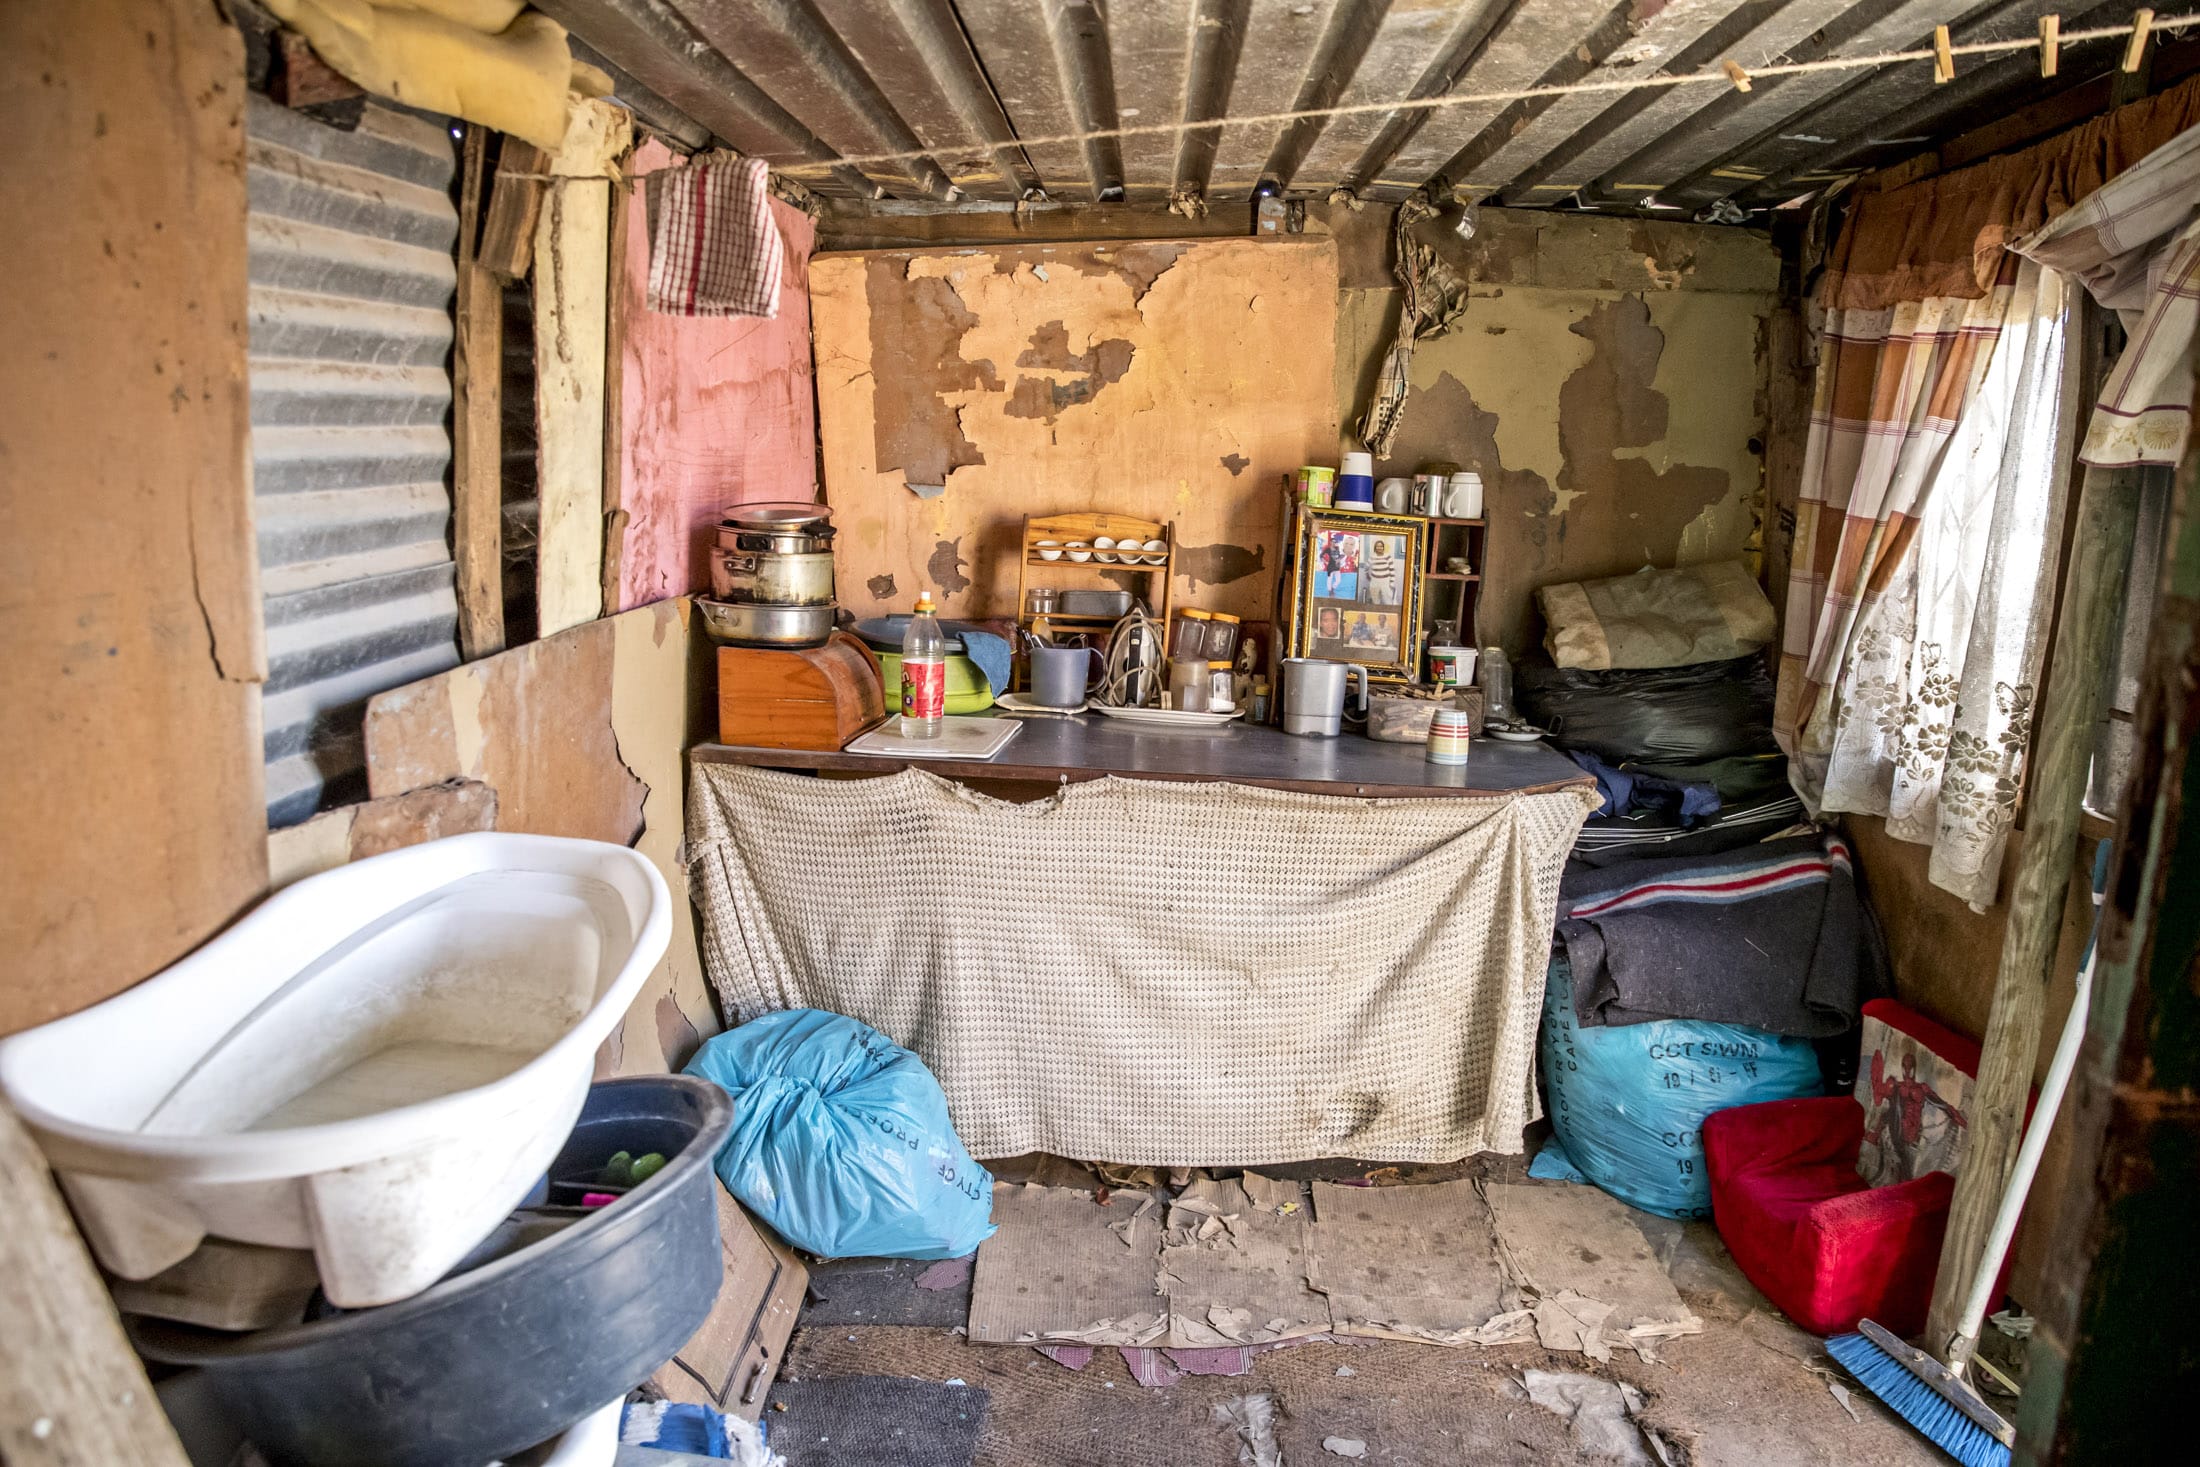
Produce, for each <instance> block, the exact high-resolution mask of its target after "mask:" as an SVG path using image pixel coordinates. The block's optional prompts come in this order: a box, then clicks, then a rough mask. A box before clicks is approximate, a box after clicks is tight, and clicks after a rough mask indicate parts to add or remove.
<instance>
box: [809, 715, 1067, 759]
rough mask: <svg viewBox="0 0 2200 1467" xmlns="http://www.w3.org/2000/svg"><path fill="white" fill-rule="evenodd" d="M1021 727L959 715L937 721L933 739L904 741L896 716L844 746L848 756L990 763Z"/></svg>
mask: <svg viewBox="0 0 2200 1467" xmlns="http://www.w3.org/2000/svg"><path fill="white" fill-rule="evenodd" d="M1022 727H1023V725H1022V724H1021V723H1019V722H1017V721H1016V720H1015V719H1013V718H981V717H978V716H977V715H975V714H961V715H957V716H955V717H952V718H946V719H942V720H941V726H940V736H939V737H938V738H936V739H905V738H903V737H902V736H901V718H900V716H899V715H896V716H894V717H892V718H889V719H887V720H886V722H885V723H883V724H881V725H879V726H878V727H877V728H874V729H872V730H871V731H870V732H869V733H867V734H858V735H857V736H856V737H855V738H854V739H853V740H852V741H850V742H849V744H848V746H847V752H848V753H851V754H884V755H886V756H888V757H889V758H894V759H990V758H992V757H993V756H994V755H995V754H998V753H1000V752H1001V747H1002V745H1004V744H1006V743H1007V742H1008V741H1009V740H1010V739H1012V738H1014V737H1016V734H1017V731H1018V730H1019V729H1021V728H1022Z"/></svg>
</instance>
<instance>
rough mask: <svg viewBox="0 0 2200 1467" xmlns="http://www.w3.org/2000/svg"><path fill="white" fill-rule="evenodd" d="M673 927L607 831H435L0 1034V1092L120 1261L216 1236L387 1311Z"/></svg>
mask: <svg viewBox="0 0 2200 1467" xmlns="http://www.w3.org/2000/svg"><path fill="white" fill-rule="evenodd" d="M671 931H672V904H671V900H670V898H669V897H668V896H667V894H666V891H665V883H664V879H663V878H662V877H661V876H659V875H658V874H657V869H656V868H655V867H654V866H652V865H650V863H649V862H648V861H647V860H645V859H644V858H643V857H642V856H641V855H639V854H638V853H636V852H634V851H631V850H628V849H626V848H625V847H623V846H615V845H610V844H607V843H605V842H602V841H588V840H564V839H559V838H555V837H551V836H538V835H495V834H484V835H460V836H453V837H450V838H449V839H447V840H438V841H430V842H428V843H426V844H424V845H417V846H412V847H409V848H407V849H405V850H400V851H392V852H390V853H389V854H387V855H383V856H375V857H373V858H371V859H369V860H365V861H355V862H353V863H352V864H350V865H348V866H339V867H337V868H336V869H335V870H333V871H328V872H324V873H323V874H321V875H319V876H313V877H309V878H307V879H306V880H304V881H301V882H298V883H297V884H296V885H294V886H290V887H287V888H285V889H284V890H282V891H279V892H277V893H276V894H275V895H274V896H271V897H269V898H268V899H267V900H266V901H265V902H262V903H261V904H260V905H259V906H258V907H256V908H255V909H253V911H252V912H251V913H249V914H248V915H247V916H245V917H244V919H243V920H242V921H240V922H238V923H237V924H236V925H235V926H234V927H231V928H230V929H229V930H228V931H227V932H224V933H222V934H221V935H220V936H219V937H216V938H215V939H214V940H213V941H211V942H209V943H207V944H206V945H205V946H204V947H202V948H200V949H199V950H198V951H196V952H194V953H192V954H191V955H190V956H189V957H186V958H185V959H184V960H183V961H181V962H179V963H177V964H176V965H175V966H173V967H171V968H168V969H167V970H165V971H163V972H161V973H158V974H155V975H154V976H153V977H151V978H148V979H147V980H145V982H143V983H141V984H139V985H138V986H137V987H135V988H133V989H130V990H129V991H128V992H126V993H123V994H120V995H118V996H117V997H114V998H111V999H108V1000H107V1001H106V1002H105V1003H101V1004H96V1005H94V1006H93V1007H91V1008H88V1009H85V1010H83V1011H82V1012H80V1013H76V1014H72V1015H70V1016H69V1017H68V1018H65V1019H57V1020H55V1021H54V1022H53V1023H50V1024H46V1025H42V1026H41V1027H39V1028H36V1029H32V1030H30V1031H29V1032H27V1033H23V1034H18V1035H16V1036H14V1037H13V1038H11V1039H8V1040H6V1041H4V1042H0V1091H4V1092H5V1093H6V1095H7V1097H8V1099H9V1100H10V1101H12V1102H13V1103H14V1104H15V1107H16V1109H17V1110H19V1111H20V1112H21V1113H22V1116H23V1119H24V1122H25V1123H26V1124H27V1125H28V1126H29V1127H30V1130H31V1134H32V1135H33V1136H35V1137H36V1138H37V1141H38V1144H39V1146H40V1148H41V1149H42V1150H43V1151H44V1152H45V1153H46V1158H47V1160H48V1161H49V1162H51V1163H52V1165H53V1168H54V1171H55V1173H56V1174H57V1175H58V1177H59V1179H60V1182H61V1186H62V1188H63V1190H64V1191H66V1192H67V1193H68V1196H69V1200H70V1203H71V1204H72V1206H73V1207H74V1208H75V1211H76V1215H77V1219H78V1222H79V1224H80V1225H81V1226H82V1228H83V1230H84V1234H85V1237H86V1238H87V1240H88V1241H89V1242H90V1243H91V1245H92V1250H93V1252H94V1253H96V1254H97V1255H98V1256H99V1260H100V1262H101V1263H103V1264H104V1265H106V1267H107V1268H108V1269H109V1270H111V1271H112V1272H114V1273H117V1274H120V1275H122V1276H123V1277H124V1278H129V1279H143V1278H150V1277H152V1276H153V1275H154V1274H157V1273H159V1272H161V1271H162V1270H164V1269H166V1268H168V1267H169V1266H171V1265H172V1264H175V1263H178V1262H180V1261H182V1260H183V1259H184V1258H185V1257H187V1256H189V1255H190V1253H191V1252H192V1251H193V1250H194V1249H196V1248H197V1247H198V1245H199V1243H200V1241H201V1240H202V1239H204V1238H206V1237H208V1236H213V1237H219V1238H229V1239H233V1240H235V1241H237V1242H242V1243H258V1244H266V1245H269V1246H273V1247H279V1248H310V1249H312V1250H313V1253H314V1258H315V1263H316V1266H317V1267H318V1269H319V1272H320V1277H321V1286H322V1288H323V1290H324V1291H325V1292H326V1293H327V1294H328V1296H329V1298H330V1299H332V1300H333V1301H335V1302H336V1303H338V1304H340V1305H344V1306H347V1307H357V1306H362V1305H371V1304H387V1303H390V1302H391V1301H393V1300H398V1299H403V1298H405V1297H407V1296H408V1295H411V1294H415V1293H418V1292H419V1291H420V1290H422V1289H424V1288H426V1287H427V1286H428V1285H429V1284H431V1283H433V1282H434V1281H435V1280H436V1279H438V1278H439V1277H441V1276H442V1275H443V1274H444V1273H445V1272H446V1271H448V1270H449V1269H450V1267H451V1266H452V1265H453V1264H455V1263H456V1262H458V1260H459V1259H460V1258H462V1257H464V1256H465V1254H466V1252H467V1250H469V1249H471V1248H472V1247H473V1246H474V1245H475V1244H476V1243H477V1242H479V1241H480V1240H481V1239H482V1237H483V1236H485V1235H486V1234H487V1233H488V1232H489V1230H490V1229H491V1228H493V1227H495V1226H496V1224H497V1221H498V1219H500V1218H502V1217H503V1216H504V1215H505V1214H506V1213H508V1212H510V1211H511V1210H512V1208H513V1207H514V1206H515V1205H517V1204H518V1202H519V1201H520V1199H521V1198H523V1197H524V1196H526V1194H527V1191H528V1188H529V1187H531V1186H532V1185H533V1184H534V1182H535V1180H536V1179H537V1178H538V1177H540V1176H541V1175H542V1171H543V1168H544V1166H545V1164H546V1163H548V1161H549V1160H550V1158H551V1156H552V1154H553V1153H555V1152H556V1150H557V1148H558V1145H559V1143H560V1142H562V1141H563V1140H564V1139H565V1135H566V1133H567V1131H569V1130H570V1129H571V1128H572V1125H573V1118H574V1117H575V1116H576V1115H578V1114H579V1113H580V1108H581V1100H582V1098H583V1097H584V1096H585V1095H586V1094H587V1093H588V1084H589V1080H590V1078H591V1076H592V1073H593V1070H594V1064H595V1053H596V1047H597V1045H599V1044H600V1043H602V1041H603V1038H604V1036H605V1035H606V1034H608V1033H609V1032H610V1031H611V1029H612V1026H613V1025H615V1024H617V1023H618V1021H619V1019H620V1017H621V1016H622V1015H624V1014H625V1012H626V1010H627V1006H628V1005H629V1004H630V1003H632V1002H633V998H634V993H635V990H637V989H638V988H640V986H641V983H642V980H643V979H644V978H645V977H647V976H648V974H649V971H650V969H651V968H653V967H654V966H656V963H657V959H658V958H659V957H661V956H662V955H663V953H664V950H665V946H666V943H667V942H668V940H669V939H670V936H671ZM599 1399H600V1398H599Z"/></svg>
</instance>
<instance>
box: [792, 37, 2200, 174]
mask: <svg viewBox="0 0 2200 1467" xmlns="http://www.w3.org/2000/svg"><path fill="white" fill-rule="evenodd" d="M2142 13H2144V12H2142ZM2196 25H2200V14H2196V15H2176V16H2169V17H2166V18H2153V17H2149V20H2148V22H2147V23H2145V24H2141V23H2139V22H2138V21H2137V20H2136V19H2134V21H2132V22H2131V23H2127V24H2124V25H2109V26H2096V27H2094V28H2092V29H2090V30H2081V31H2062V32H2060V33H2059V35H2058V36H2057V37H2056V38H2055V40H2054V42H2053V44H2055V45H2057V46H2058V47H2069V46H2077V45H2083V44H2084V43H2086V42H2088V41H2107V40H2116V39H2119V38H2129V37H2131V36H2132V35H2134V34H2135V33H2143V34H2147V35H2158V34H2160V33H2162V32H2165V31H2181V30H2185V29H2187V28H2189V27H2192V26H2196ZM2043 44H2046V43H2044V42H2043V40H2042V38H2041V37H2039V36H2024V37H2019V38H2017V39H2013V40H2007V41H1969V42H1965V43H1964V44H1962V45H1950V46H1949V47H1948V48H1947V51H1946V54H1947V55H1948V56H1950V57H1964V56H2005V55H2009V54H2012V53H2015V52H2019V51H2032V50H2038V49H2040V48H2041V47H2042V46H2043ZM1940 54H1941V53H1940V52H1939V51H1938V50H1937V49H1936V48H1935V47H1934V46H1933V45H1931V44H1927V45H1925V46H1921V47H1918V48H1916V49H1914V50H1909V51H1882V52H1879V53H1877V54H1875V55H1870V56H1829V57H1826V58H1824V59H1822V60H1818V61H1779V62H1768V63H1766V64H1764V65H1762V66H1754V67H1740V65H1739V63H1733V64H1734V65H1735V66H1736V67H1737V68H1738V69H1740V70H1741V71H1742V73H1743V74H1742V75H1741V76H1739V77H1738V76H1736V75H1735V74H1734V73H1733V71H1730V70H1728V66H1729V62H1727V61H1721V62H1720V63H1718V64H1717V65H1716V66H1714V67H1712V68H1711V69H1709V70H1706V71H1691V72H1676V73H1669V74H1664V75H1653V76H1640V77H1627V78H1623V79H1615V80H1611V81H1578V82H1568V83H1565V84H1563V85H1558V86H1533V87H1506V88H1501V89H1498V90H1494V91H1484V92H1450V93H1445V94H1444V95H1441V96H1434V97H1403V98H1399V99H1397V100H1395V101H1389V102H1353V103H1345V104H1340V105H1338V106H1334V107H1302V108H1296V109H1293V110H1292V111H1289V112H1257V113H1248V114H1245V115H1243V116H1236V117H1210V118H1204V119H1200V120H1198V121H1182V120H1180V121H1176V122H1145V123H1135V124H1132V125H1131V126H1128V127H1103V128H1094V129H1091V130H1088V131H1084V132H1060V133H1048V134H1046V135H1044V136H1040V137H1007V138H998V139H995V140H993V141H992V142H989V143H984V144H979V145H978V146H982V147H1017V148H1041V147H1054V146H1058V145H1063V144H1069V143H1085V142H1096V141H1099V140H1101V139H1104V138H1138V137H1161V136H1170V135H1174V136H1179V137H1180V136H1182V135H1183V134H1185V133H1187V132H1206V131H1211V130H1215V129H1220V128H1226V127H1256V126H1265V125H1269V124H1274V123H1283V122H1301V121H1306V120H1310V119H1313V118H1330V117H1360V116H1366V115H1369V114H1372V113H1391V112H1433V111H1437V110H1440V109H1442V108H1446V107H1469V106H1473V105H1475V104H1477V103H1483V102H1520V101H1528V100H1531V99H1535V98H1542V97H1554V98H1555V97H1571V96H1580V95H1583V94H1588V93H1600V92H1601V93H1610V92H1633V91H1640V90H1643V89H1645V88H1665V87H1687V86H1711V85H1718V86H1722V87H1732V88H1737V89H1739V90H1742V91H1748V90H1749V84H1750V83H1754V82H1757V81H1762V80H1764V79H1766V78H1768V77H1780V76H1804V75H1808V74H1810V73H1813V72H1827V71H1862V70H1867V69H1870V68H1872V67H1886V66H1898V65H1902V64H1905V63H1910V62H1919V61H1922V62H1926V63H1928V64H1931V63H1934V62H1935V61H1936V58H1938V57H1939V56H1940ZM2126 60H2127V62H2132V58H2126ZM2132 64H2135V62H2133V63H2132ZM2126 69H2127V70H2129V69H2132V65H2128V64H2127V66H2126ZM953 151H957V150H956V149H949V148H905V149H902V150H900V151H898V152H892V153H856V154H849V155H846V156H843V157H839V158H835V159H833V160H832V161H833V163H834V164H836V165H845V166H849V167H855V168H863V167H868V166H870V165H872V164H876V163H907V162H915V161H917V160H920V159H928V158H932V157H934V156H936V155H938V154H940V153H945V152H953ZM773 161H774V162H777V163H780V164H782V165H783V166H800V165H803V164H813V165H814V164H815V162H816V161H817V160H815V159H810V158H786V159H775V160H773Z"/></svg>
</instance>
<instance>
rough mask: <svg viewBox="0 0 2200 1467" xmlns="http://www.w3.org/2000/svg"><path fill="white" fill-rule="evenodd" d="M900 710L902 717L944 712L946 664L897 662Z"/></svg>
mask: <svg viewBox="0 0 2200 1467" xmlns="http://www.w3.org/2000/svg"><path fill="white" fill-rule="evenodd" d="M901 712H902V716H903V717H904V718H940V717H943V716H945V714H946V713H947V664H946V663H945V662H944V661H942V662H911V661H909V660H908V659H906V658H904V659H903V661H902V664H901Z"/></svg>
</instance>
